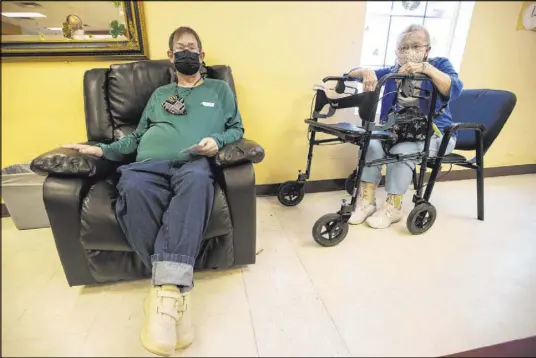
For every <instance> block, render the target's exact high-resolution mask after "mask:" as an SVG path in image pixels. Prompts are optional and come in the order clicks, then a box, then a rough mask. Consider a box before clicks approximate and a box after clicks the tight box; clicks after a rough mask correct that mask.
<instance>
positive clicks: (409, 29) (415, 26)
mask: <svg viewBox="0 0 536 358" xmlns="http://www.w3.org/2000/svg"><path fill="white" fill-rule="evenodd" d="M419 31H420V32H422V33H424V36H425V37H426V42H428V46H430V33H429V32H428V30H427V29H426V27H424V26H422V25H419V24H412V25H409V26H408V27H406V28H405V29H404V30H403V31H402V32H401V33H400V36H399V37H398V41H400V40H401V39H402V37H403V36H404V35H406V34H409V33H410V32H419Z"/></svg>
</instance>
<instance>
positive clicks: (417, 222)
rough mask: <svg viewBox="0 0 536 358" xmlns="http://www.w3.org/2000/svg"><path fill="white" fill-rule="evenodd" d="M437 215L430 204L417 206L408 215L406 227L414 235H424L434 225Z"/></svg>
mask: <svg viewBox="0 0 536 358" xmlns="http://www.w3.org/2000/svg"><path fill="white" fill-rule="evenodd" d="M436 216H437V213H436V209H435V207H434V206H433V205H432V204H430V203H421V204H418V205H416V206H415V207H414V208H413V210H411V212H410V213H409V215H408V220H407V221H406V226H407V227H408V230H409V232H411V233H412V234H413V235H419V234H423V233H425V232H426V231H428V230H429V229H430V228H431V227H432V225H434V222H435V219H436Z"/></svg>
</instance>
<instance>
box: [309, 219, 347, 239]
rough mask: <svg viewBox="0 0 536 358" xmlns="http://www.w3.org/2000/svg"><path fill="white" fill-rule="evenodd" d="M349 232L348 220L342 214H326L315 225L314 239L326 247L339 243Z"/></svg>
mask: <svg viewBox="0 0 536 358" xmlns="http://www.w3.org/2000/svg"><path fill="white" fill-rule="evenodd" d="M347 234H348V222H345V221H344V220H343V219H342V217H341V215H340V214H326V215H324V216H322V217H321V218H320V219H318V220H317V221H316V223H315V224H314V226H313V239H314V240H315V241H316V243H317V244H319V245H320V246H324V247H330V246H335V245H337V244H339V243H340V242H341V241H342V240H344V238H345V237H346V235H347Z"/></svg>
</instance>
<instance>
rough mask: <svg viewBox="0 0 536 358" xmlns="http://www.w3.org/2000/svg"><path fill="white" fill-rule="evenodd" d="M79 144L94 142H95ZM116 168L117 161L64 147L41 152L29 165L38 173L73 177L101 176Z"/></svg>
mask: <svg viewBox="0 0 536 358" xmlns="http://www.w3.org/2000/svg"><path fill="white" fill-rule="evenodd" d="M81 144H95V142H86V143H81ZM116 168H117V163H114V162H111V161H109V160H106V159H104V158H99V157H95V156H93V155H88V154H82V153H80V152H78V151H77V150H74V149H65V148H56V149H53V150H51V151H49V152H46V153H44V154H41V155H40V156H38V157H37V158H35V159H34V160H33V161H32V163H31V165H30V169H31V170H32V171H34V172H35V173H36V174H39V175H54V176H61V177H74V178H91V177H103V176H105V175H106V174H107V173H110V172H111V171H113V170H115V169H116Z"/></svg>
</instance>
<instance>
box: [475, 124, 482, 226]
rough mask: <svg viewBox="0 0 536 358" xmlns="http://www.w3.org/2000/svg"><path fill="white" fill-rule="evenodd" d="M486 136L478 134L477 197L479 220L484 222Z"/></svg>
mask: <svg viewBox="0 0 536 358" xmlns="http://www.w3.org/2000/svg"><path fill="white" fill-rule="evenodd" d="M483 139H484V136H483V135H482V132H480V131H477V132H476V141H477V148H476V166H477V169H476V195H477V210H478V220H480V221H484V140H483Z"/></svg>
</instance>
